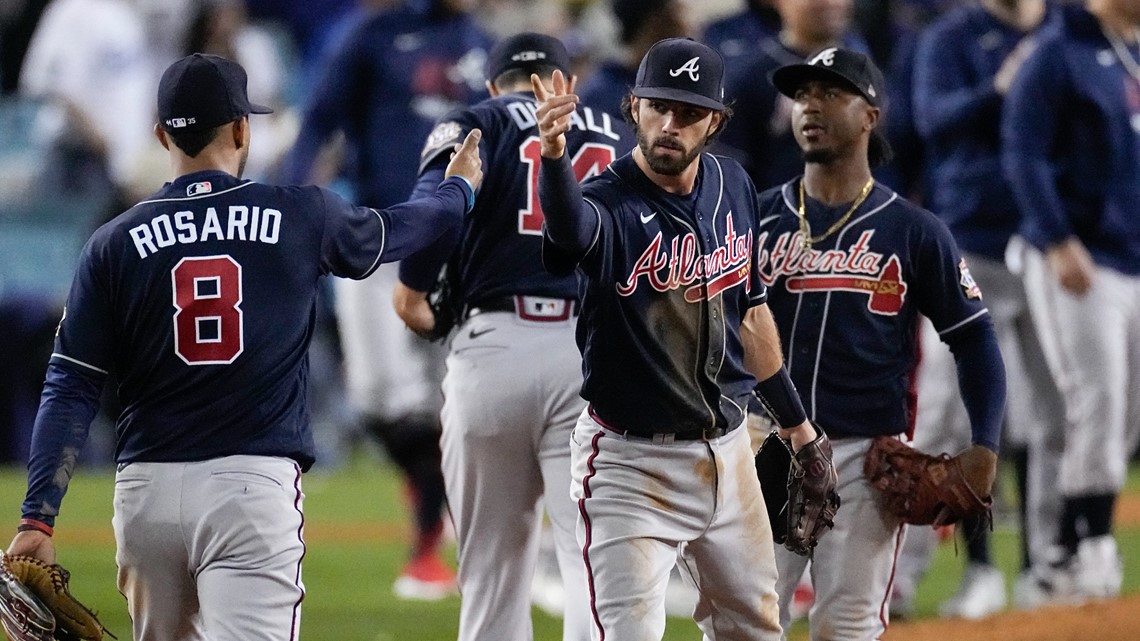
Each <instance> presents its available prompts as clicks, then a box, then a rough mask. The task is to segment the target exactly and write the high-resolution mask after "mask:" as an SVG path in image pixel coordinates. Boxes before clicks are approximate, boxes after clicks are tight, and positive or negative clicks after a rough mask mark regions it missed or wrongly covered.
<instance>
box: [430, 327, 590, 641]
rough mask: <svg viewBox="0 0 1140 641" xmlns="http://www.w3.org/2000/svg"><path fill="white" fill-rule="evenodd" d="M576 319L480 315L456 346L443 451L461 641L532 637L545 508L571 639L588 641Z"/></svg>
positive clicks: (565, 635) (450, 360)
mask: <svg viewBox="0 0 1140 641" xmlns="http://www.w3.org/2000/svg"><path fill="white" fill-rule="evenodd" d="M575 320H576V319H574V318H570V319H568V320H563V321H526V320H522V319H520V318H519V317H518V316H517V315H515V314H514V313H508V312H491V313H482V314H478V315H476V316H473V317H472V318H471V319H470V320H468V321H467V322H466V323H464V324H463V326H462V327H461V328H460V329H459V330H458V331H457V332H456V334H455V336H454V338H453V339H452V343H451V355H450V356H448V358H447V376H446V377H445V378H444V382H443V390H444V397H445V399H446V400H445V402H444V406H443V414H442V418H443V436H442V438H441V441H440V445H441V448H442V450H443V476H444V480H445V481H446V483H447V496H448V503H449V506H450V508H451V514H452V518H453V519H454V522H455V529H456V539H457V545H458V548H459V550H458V551H459V589H460V592H461V593H462V595H463V600H462V605H461V607H460V617H459V641H476V640H482V639H511V640H517V641H525V640H527V639H531V638H533V636H534V634H533V629H532V627H531V619H530V584H531V577H532V576H533V575H534V570H535V564H536V562H537V558H538V550H539V536H538V534H539V529H540V524H541V518H542V506H545V508H546V513H547V515H548V516H549V517H550V521H551V525H552V529H553V532H554V542H555V547H556V550H557V557H558V566H559V571H560V572H561V575H562V582H563V586H564V589H565V593H566V601H565V612H564V619H563V638H564V639H566V641H586V640H587V639H588V638H589V635H590V632H589V628H590V625H589V623H590V615H589V610H588V605H589V599H588V597H587V591H586V575H585V568H584V567H583V565H582V555H581V551H580V549H579V548H578V546H577V542H576V541H575V538H574V524H575V520H576V518H577V508H576V506H575V505H574V503H573V502H572V501H571V499H570V432H571V430H572V429H573V428H574V423H575V422H576V421H577V418H578V414H579V413H580V412H581V411H582V407H583V406H584V404H585V402H584V401H583V400H582V399H581V398H580V397H579V396H578V392H579V390H580V389H581V387H582V364H581V363H582V361H581V357H580V356H579V354H578V348H577V346H576V344H575V342H574V322H575ZM540 502H541V503H540Z"/></svg>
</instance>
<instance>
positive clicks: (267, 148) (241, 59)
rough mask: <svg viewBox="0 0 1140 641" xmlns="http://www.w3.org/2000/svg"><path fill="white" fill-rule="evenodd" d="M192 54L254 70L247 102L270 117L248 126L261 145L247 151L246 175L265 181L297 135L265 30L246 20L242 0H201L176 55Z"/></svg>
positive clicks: (280, 67) (277, 54)
mask: <svg viewBox="0 0 1140 641" xmlns="http://www.w3.org/2000/svg"><path fill="white" fill-rule="evenodd" d="M192 53H210V54H214V55H216V56H222V57H224V58H229V59H230V60H234V61H236V62H238V63H239V64H241V65H242V66H243V67H245V68H246V69H257V73H256V74H254V77H252V78H250V82H249V96H250V99H251V100H254V101H256V102H257V103H259V104H263V105H267V106H269V107H271V108H272V109H273V113H272V114H270V115H269V117H267V118H258V119H256V120H254V121H252V122H251V123H250V126H251V127H253V135H254V136H256V137H257V139H258V141H259V142H260V144H259V145H258V146H257V147H255V148H252V149H251V150H250V155H249V162H248V163H247V164H246V174H247V175H249V176H250V178H252V179H254V180H259V179H264V178H265V177H267V176H269V175H270V174H271V173H272V170H273V166H274V165H275V164H276V163H277V162H279V161H280V159H281V158H282V157H283V156H284V154H285V153H286V152H287V151H288V150H289V148H290V147H291V146H292V144H293V140H294V138H295V137H296V134H297V131H296V130H297V123H296V117H295V116H294V115H293V112H292V111H291V110H289V109H287V108H286V107H285V95H284V93H285V87H286V84H287V83H288V82H289V78H288V76H287V72H286V67H287V64H286V61H284V60H283V59H282V52H281V48H280V47H279V46H278V43H277V42H276V41H274V39H273V37H272V36H271V35H270V34H269V33H268V32H267V31H266V30H265V29H262V28H259V27H258V26H257V25H255V24H251V23H250V22H249V16H248V13H247V11H246V8H245V4H244V2H243V1H242V0H204V1H203V2H200V3H199V5H198V7H197V10H196V11H195V12H194V14H193V15H192V17H191V21H190V23H189V26H188V28H187V29H186V34H185V38H184V45H183V47H182V54H181V55H189V54H192Z"/></svg>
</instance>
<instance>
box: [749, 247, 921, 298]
mask: <svg viewBox="0 0 1140 641" xmlns="http://www.w3.org/2000/svg"><path fill="white" fill-rule="evenodd" d="M874 235H875V230H873V229H868V230H866V231H864V232H863V233H861V234H859V238H858V240H856V241H855V243H854V244H852V245H851V246H850V247H849V248H847V249H828V250H823V251H820V250H818V249H805V248H804V246H803V234H802V233H801V232H799V231H796V232H784V233H782V234H780V235H779V236H776V238H775V241H774V242H773V243H772V244H771V249H770V250H769V249H762V250H761V251H760V256H759V265H758V269H759V270H760V279H761V280H762V281H763V282H764V284H765V285H768V286H769V287H771V286H773V285H774V284H775V282H776V280H777V279H779V278H780V277H781V276H787V277H788V279H787V280H786V281H785V283H784V286H785V287H786V288H787V290H788V291H790V292H813V291H815V292H819V291H845V292H854V293H858V294H866V295H867V296H868V300H867V308H868V309H869V310H870V311H872V312H874V313H876V314H884V315H894V314H898V313H899V310H901V309H902V304H903V300H904V299H905V297H906V291H907V284H906V282H905V281H903V280H902V266H901V263H900V261H899V257H898V256H897V255H895V254H891V256H890V257H889V258H887V260H886V261H884V260H883V259H884V255H883V254H880V253H878V252H873V251H870V249H868V247H869V246H870V244H871V239H872V238H873V237H874ZM768 236H769V232H766V231H765V232H762V233H761V234H760V237H759V240H760V246H761V247H768Z"/></svg>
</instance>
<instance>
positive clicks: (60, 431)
mask: <svg viewBox="0 0 1140 641" xmlns="http://www.w3.org/2000/svg"><path fill="white" fill-rule="evenodd" d="M105 380H106V377H105V376H102V375H98V374H94V373H88V372H85V371H80V370H78V369H73V368H71V367H68V366H66V365H57V364H56V363H51V364H50V365H48V371H47V378H46V380H45V381H44V390H43V394H42V395H41V397H40V410H39V413H38V414H37V415H36V423H35V427H34V429H33V431H32V448H31V456H30V458H29V460H28V493H27V495H26V496H25V498H24V505H23V508H22V516H23V518H24V519H31V520H34V521H37V522H39V523H43V524H45V525H47V526H49V527H51V526H53V525H54V524H55V517H56V515H57V514H59V506H60V504H61V503H62V502H63V495H64V494H65V493H66V492H67V484H68V482H69V481H70V480H71V475H72V474H73V473H74V471H75V463H76V461H77V460H78V458H79V453H80V451H81V450H82V449H83V444H84V443H85V442H86V441H87V432H88V430H89V429H90V427H91V421H92V419H94V418H95V412H96V411H98V409H99V398H100V396H101V394H102V391H103V383H104V381H105Z"/></svg>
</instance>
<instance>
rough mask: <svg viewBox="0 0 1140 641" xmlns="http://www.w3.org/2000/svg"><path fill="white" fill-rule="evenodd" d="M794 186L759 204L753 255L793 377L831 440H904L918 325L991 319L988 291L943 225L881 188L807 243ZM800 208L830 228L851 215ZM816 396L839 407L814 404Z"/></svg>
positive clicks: (814, 205)
mask: <svg viewBox="0 0 1140 641" xmlns="http://www.w3.org/2000/svg"><path fill="white" fill-rule="evenodd" d="M798 184H799V179H796V180H794V181H792V182H790V183H787V184H785V185H783V186H781V187H777V188H774V189H770V190H768V191H766V192H764V193H763V194H761V196H760V207H761V209H760V211H761V221H760V228H759V232H758V234H757V250H756V251H757V254H756V256H757V265H756V267H757V270H758V272H759V276H760V280H761V282H763V283H764V284H765V285H767V286H768V288H769V296H768V305H769V307H771V309H772V315H773V316H774V317H775V318H776V322H777V325H778V327H779V330H780V339H781V342H782V343H783V348H784V355H785V359H786V362H787V366H788V370H789V372H791V374H792V378H793V379H794V380H796V381H797V386H798V387H799V391H800V393H801V394H802V395H803V397H804V400H805V401H806V403H805V405H807V406H808V407H807V409H808V412H809V413H810V414H811V415H812V417H813V418H814V419H815V420H817V421H819V422H820V424H822V425H824V426H826V428H827V429H828V433H829V434H831V435H832V436H833V437H835V436H853V435H859V436H874V435H876V434H880V433H881V434H898V433H900V432H903V431H906V430H907V428H908V427H909V425H910V422H911V420H912V418H913V408H912V407H910V405H909V404H908V403H900V402H899V399H908V398H909V396H908V391H909V390H910V388H911V377H912V374H913V369H914V366H915V364H916V362H915V353H916V350H915V341H916V339H917V336H916V333H917V321H918V314H923V315H925V316H927V317H928V318H930V320H931V321H933V323H934V326H935V328H937V329H938V331H939V333H940V334H941V335H943V336H945V335H946V334H948V333H950V332H953V331H956V330H959V329H962V328H964V327H966V326H968V325H969V324H970V323H971V322H973V321H975V320H978V319H981V318H983V317H985V316H986V314H987V313H988V312H987V311H986V308H985V307H984V306H983V304H982V302H981V292H980V290H979V289H978V286H977V284H976V283H975V282H974V280H973V278H972V277H970V273H969V268H968V267H967V266H966V263H965V260H964V259H963V258H962V257H961V255H960V253H959V252H958V248H957V246H956V245H955V244H954V240H953V238H952V237H951V235H950V232H949V231H948V230H947V229H946V226H945V225H944V224H942V223H941V222H940V221H939V220H938V219H937V218H935V217H934V216H933V215H932V214H930V213H929V212H927V211H925V210H923V209H920V208H918V207H916V206H914V205H912V204H910V203H909V202H907V201H906V200H904V199H902V198H900V197H899V196H898V195H897V194H895V193H894V192H892V191H891V190H890V189H887V188H885V187H883V186H881V185H876V186H875V187H874V189H873V190H872V191H871V193H870V195H869V196H868V197H867V200H866V201H865V202H864V203H863V204H862V205H860V206H859V208H858V210H857V211H856V212H855V213H854V215H853V217H852V218H851V220H850V221H849V222H848V223H847V224H846V225H844V226H842V227H841V228H839V229H838V230H836V232H835V233H834V234H832V235H830V236H826V237H825V238H822V239H819V238H815V239H813V242H812V243H810V246H809V244H805V243H804V237H803V232H802V231H801V227H800V220H799V214H798V209H799V201H798ZM805 206H806V210H807V214H808V217H809V219H810V220H811V222H812V225H813V228H815V229H820V228H822V229H827V228H828V226H829V225H830V224H831V223H834V222H835V221H837V220H839V219H840V218H841V217H842V216H843V215H844V214H845V213H846V211H847V209H848V206H849V205H848V204H844V205H841V206H839V207H835V208H828V207H825V206H824V205H823V204H821V203H818V202H816V201H814V200H812V199H810V198H809V199H808V201H807V203H806V204H805ZM917 274H923V275H924V277H923V278H922V279H919V278H917V277H916V275H917ZM822 362H826V363H827V365H828V366H827V367H821V366H820V363H822ZM867 363H873V364H875V367H873V368H868V367H866V364H867ZM846 364H849V365H846ZM869 369H870V370H871V371H875V372H876V375H875V376H871V377H868V376H866V372H867V371H868V370H869ZM856 373H858V375H856ZM802 381H810V384H809V385H806V386H805V385H804V384H803V383H802ZM819 394H825V395H826V396H827V397H828V398H831V399H837V400H838V401H839V402H833V403H828V404H818V405H817V404H816V402H815V398H816V396H817V395H819Z"/></svg>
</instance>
